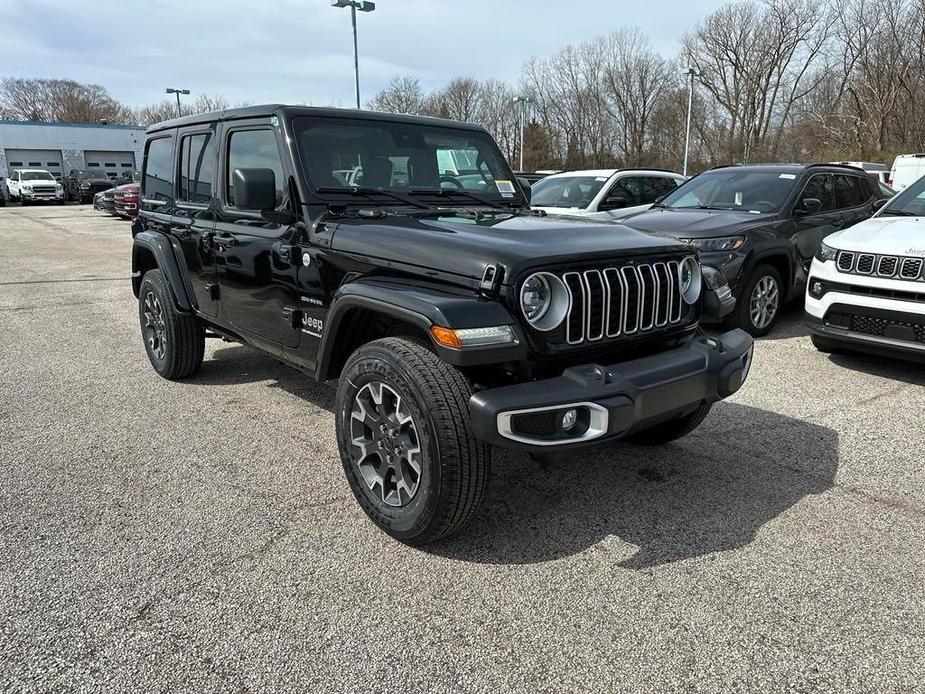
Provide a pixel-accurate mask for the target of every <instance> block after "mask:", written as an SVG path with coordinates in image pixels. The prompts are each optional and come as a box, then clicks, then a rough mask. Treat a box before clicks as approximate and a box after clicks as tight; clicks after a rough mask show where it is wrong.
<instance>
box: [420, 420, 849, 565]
mask: <svg viewBox="0 0 925 694" xmlns="http://www.w3.org/2000/svg"><path fill="white" fill-rule="evenodd" d="M494 460H495V467H494V477H493V479H492V483H491V488H490V492H489V496H488V499H487V501H486V503H485V504H484V505H483V506H482V509H481V511H480V512H479V513H478V514H477V515H476V517H475V518H473V520H472V521H471V522H470V523H469V525H467V526H466V527H465V528H463V529H462V530H461V531H460V532H459V533H458V534H456V535H454V536H451V537H450V538H448V539H447V540H445V541H443V542H441V543H438V544H435V545H432V546H429V547H427V548H425V549H426V550H427V551H431V552H435V553H437V554H440V555H443V556H448V557H452V558H457V559H462V560H466V561H474V562H481V563H492V564H511V563H513V564H522V563H533V562H543V561H549V560H552V559H557V558H560V557H565V556H569V555H572V554H576V553H579V552H582V551H585V550H587V549H589V548H592V547H594V546H595V545H598V544H599V543H601V542H602V541H604V540H605V539H607V538H609V537H611V536H612V537H615V538H618V539H619V540H620V541H622V542H623V543H626V545H628V546H626V547H625V548H624V547H619V545H618V546H617V547H615V548H614V549H612V550H609V551H610V552H614V553H615V556H618V557H619V556H622V557H623V558H622V559H620V560H619V561H617V565H618V566H621V567H623V568H627V569H637V570H639V569H648V568H651V567H655V566H659V565H662V564H667V563H670V562H675V561H680V560H684V559H690V558H693V557H699V556H703V555H706V554H711V553H713V552H722V551H729V550H734V549H737V548H739V547H742V546H744V545H747V544H748V543H750V542H751V541H752V540H753V539H754V538H755V536H756V533H757V532H758V530H759V529H760V528H761V527H762V526H763V525H764V524H766V523H768V522H769V521H771V520H773V519H774V518H776V517H777V516H779V515H780V514H782V513H785V512H786V511H787V510H788V509H790V508H791V507H793V506H794V505H795V504H797V503H798V502H799V501H800V500H801V499H803V498H804V497H806V496H808V495H811V494H819V493H821V492H823V491H825V490H826V489H828V488H830V487H831V486H832V483H833V480H834V478H835V472H836V470H837V468H838V435H837V433H836V432H835V431H833V430H831V429H828V428H825V427H821V426H817V425H815V424H811V423H808V422H805V421H802V420H797V419H792V418H790V417H786V416H783V415H780V414H777V413H774V412H768V411H766V410H760V409H756V408H753V407H747V406H744V405H738V404H734V403H726V402H723V403H719V404H718V405H716V406H715V407H714V408H713V411H712V412H711V414H710V416H709V417H708V418H707V420H706V421H705V422H704V424H703V425H702V426H701V427H700V429H698V430H697V431H696V432H695V433H694V434H691V435H690V436H688V437H686V438H684V439H681V440H680V441H678V442H675V443H673V444H669V445H667V446H662V447H642V446H635V445H632V444H627V443H620V442H616V443H613V444H609V445H606V446H604V447H602V448H599V449H587V451H586V452H583V453H579V454H574V455H572V456H570V457H568V458H565V459H562V460H560V461H556V462H552V463H546V464H541V463H538V462H534V461H532V460H530V459H528V458H527V457H526V456H522V455H514V454H510V453H502V452H500V451H499V452H496V455H495V459H494ZM598 556H599V555H598ZM597 560H598V561H599V560H600V559H599V558H598V559H597Z"/></svg>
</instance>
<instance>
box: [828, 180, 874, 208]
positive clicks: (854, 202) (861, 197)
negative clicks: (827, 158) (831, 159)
mask: <svg viewBox="0 0 925 694" xmlns="http://www.w3.org/2000/svg"><path fill="white" fill-rule="evenodd" d="M868 198H870V195H869V193H868V190H867V186H866V185H865V184H864V181H862V180H861V179H860V178H858V177H857V176H846V175H838V176H835V200H836V202H837V203H838V207H839V208H840V209H847V208H849V207H860V206H861V205H863V204H864V203H865V202H867V200H868Z"/></svg>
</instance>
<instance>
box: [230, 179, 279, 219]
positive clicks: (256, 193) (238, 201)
mask: <svg viewBox="0 0 925 694" xmlns="http://www.w3.org/2000/svg"><path fill="white" fill-rule="evenodd" d="M231 191H232V198H233V200H232V204H234V206H235V207H237V208H239V209H242V210H272V209H275V208H276V175H275V174H274V173H273V169H235V170H234V171H232V172H231Z"/></svg>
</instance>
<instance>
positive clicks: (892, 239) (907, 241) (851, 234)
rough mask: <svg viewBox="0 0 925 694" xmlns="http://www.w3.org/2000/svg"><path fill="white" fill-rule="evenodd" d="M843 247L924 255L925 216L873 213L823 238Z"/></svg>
mask: <svg viewBox="0 0 925 694" xmlns="http://www.w3.org/2000/svg"><path fill="white" fill-rule="evenodd" d="M825 242H826V244H827V245H829V246H832V247H833V248H837V249H839V250H844V251H857V252H860V253H876V254H880V255H914V256H921V257H925V217H886V216H885V217H874V218H873V219H865V220H864V221H863V222H860V223H858V224H855V225H854V226H853V227H850V228H848V229H845V230H844V231H838V232H836V233H834V234H832V235H831V236H827V237H826V239H825Z"/></svg>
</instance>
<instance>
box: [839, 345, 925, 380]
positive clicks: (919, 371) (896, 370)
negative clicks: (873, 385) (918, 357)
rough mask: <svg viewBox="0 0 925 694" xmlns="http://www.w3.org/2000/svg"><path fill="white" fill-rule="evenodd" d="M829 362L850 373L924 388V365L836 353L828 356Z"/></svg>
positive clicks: (848, 353) (900, 360)
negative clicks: (860, 373)
mask: <svg viewBox="0 0 925 694" xmlns="http://www.w3.org/2000/svg"><path fill="white" fill-rule="evenodd" d="M828 357H829V361H830V362H832V363H833V364H836V365H838V366H841V367H842V368H845V369H851V370H852V371H860V372H862V373H866V374H869V375H870V376H879V377H880V378H889V379H890V380H892V381H902V382H904V383H909V384H911V385H915V386H925V364H919V363H916V362H911V361H903V360H902V359H890V358H888V357H879V356H873V355H869V354H863V353H861V352H847V351H846V352H836V353H834V354H830V355H828Z"/></svg>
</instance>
